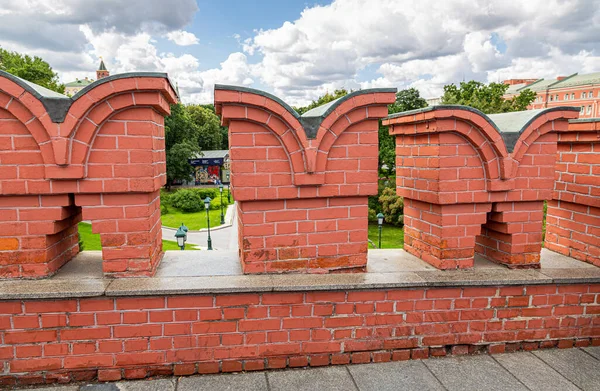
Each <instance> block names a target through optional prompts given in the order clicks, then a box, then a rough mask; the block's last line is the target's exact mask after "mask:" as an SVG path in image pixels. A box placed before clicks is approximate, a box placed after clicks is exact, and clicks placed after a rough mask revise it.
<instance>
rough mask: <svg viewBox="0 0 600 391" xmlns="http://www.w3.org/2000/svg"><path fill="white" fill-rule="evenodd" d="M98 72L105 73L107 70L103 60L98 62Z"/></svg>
mask: <svg viewBox="0 0 600 391" xmlns="http://www.w3.org/2000/svg"><path fill="white" fill-rule="evenodd" d="M98 70H99V71H107V70H108V69H106V65H104V60H102V59H101V60H100V66H99V67H98Z"/></svg>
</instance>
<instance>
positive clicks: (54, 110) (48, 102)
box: [0, 71, 175, 123]
mask: <svg viewBox="0 0 600 391" xmlns="http://www.w3.org/2000/svg"><path fill="white" fill-rule="evenodd" d="M0 76H1V77H5V78H7V79H9V80H11V81H13V82H15V83H16V84H18V85H19V86H21V87H22V88H23V89H24V90H25V91H27V92H29V93H30V94H31V95H33V96H35V97H36V98H37V99H38V100H39V101H40V102H42V105H44V108H45V109H46V111H47V112H48V115H49V116H50V119H51V120H52V122H54V123H61V122H64V120H65V117H66V115H67V112H68V111H69V108H70V107H71V105H72V104H73V102H75V101H76V100H77V99H79V98H80V97H82V96H83V95H85V94H86V93H87V92H88V91H90V90H91V89H93V88H94V87H97V86H99V85H101V84H104V83H109V82H111V81H113V80H119V79H126V78H131V77H156V78H164V79H167V81H168V82H169V84H170V85H171V88H172V89H173V91H175V87H174V86H173V83H172V82H171V80H170V79H169V77H168V75H167V74H166V73H162V72H129V73H119V74H117V75H112V76H108V77H105V78H102V79H100V80H96V81H95V82H93V83H91V84H89V85H87V86H86V87H85V88H83V89H81V90H80V91H79V92H78V93H77V94H75V95H74V96H73V97H68V96H66V95H63V94H59V93H58V92H55V91H52V90H49V89H47V88H45V87H42V86H40V85H37V84H35V83H32V82H30V81H27V80H24V79H21V78H20V77H17V76H15V75H12V74H10V73H8V72H4V71H0Z"/></svg>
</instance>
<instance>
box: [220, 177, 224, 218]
mask: <svg viewBox="0 0 600 391" xmlns="http://www.w3.org/2000/svg"><path fill="white" fill-rule="evenodd" d="M219 191H220V192H221V224H225V216H223V184H222V183H221V184H220V185H219Z"/></svg>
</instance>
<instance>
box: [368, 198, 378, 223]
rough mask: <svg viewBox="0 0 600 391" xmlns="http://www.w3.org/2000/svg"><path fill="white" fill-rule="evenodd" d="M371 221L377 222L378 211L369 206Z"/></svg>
mask: <svg viewBox="0 0 600 391" xmlns="http://www.w3.org/2000/svg"><path fill="white" fill-rule="evenodd" d="M369 198H370V197H369ZM369 222H370V223H376V222H377V211H376V210H375V209H371V208H369Z"/></svg>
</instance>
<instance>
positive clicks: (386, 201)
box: [379, 187, 404, 226]
mask: <svg viewBox="0 0 600 391" xmlns="http://www.w3.org/2000/svg"><path fill="white" fill-rule="evenodd" d="M379 202H380V203H381V209H382V210H383V214H384V216H385V222H386V223H388V224H392V225H397V226H402V225H404V199H402V197H399V196H398V195H397V194H396V190H394V189H392V188H390V187H387V188H385V189H383V192H382V193H381V195H380V196H379Z"/></svg>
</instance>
